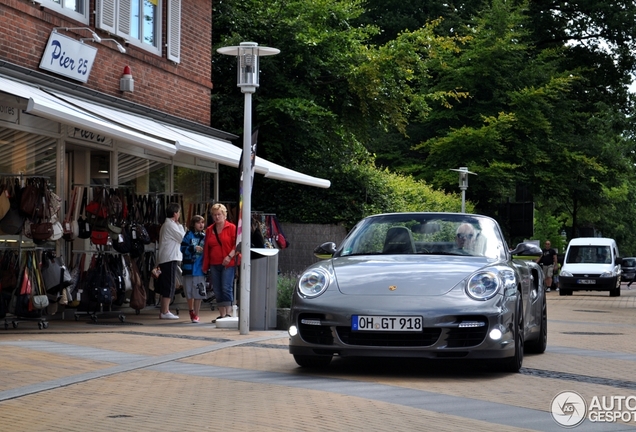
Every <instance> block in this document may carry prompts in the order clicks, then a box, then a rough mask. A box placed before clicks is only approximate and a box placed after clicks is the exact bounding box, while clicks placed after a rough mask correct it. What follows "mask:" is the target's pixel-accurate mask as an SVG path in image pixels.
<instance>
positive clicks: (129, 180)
mask: <svg viewBox="0 0 636 432" xmlns="http://www.w3.org/2000/svg"><path fill="white" fill-rule="evenodd" d="M117 170H118V173H119V176H118V184H120V185H122V186H130V187H132V188H133V190H134V191H135V193H137V194H147V193H169V192H170V191H169V190H168V189H169V185H170V181H169V180H170V165H167V164H165V163H163V162H159V161H155V160H152V159H146V158H140V157H137V156H133V155H129V154H125V153H119V156H118V159H117Z"/></svg>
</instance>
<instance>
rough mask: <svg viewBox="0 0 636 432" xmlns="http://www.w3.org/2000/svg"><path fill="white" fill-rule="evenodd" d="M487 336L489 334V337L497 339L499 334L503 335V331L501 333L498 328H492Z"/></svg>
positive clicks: (499, 336)
mask: <svg viewBox="0 0 636 432" xmlns="http://www.w3.org/2000/svg"><path fill="white" fill-rule="evenodd" d="M488 336H490V339H492V340H496V341H497V340H499V339H501V336H503V333H501V330H499V329H492V330H490V333H489V334H488Z"/></svg>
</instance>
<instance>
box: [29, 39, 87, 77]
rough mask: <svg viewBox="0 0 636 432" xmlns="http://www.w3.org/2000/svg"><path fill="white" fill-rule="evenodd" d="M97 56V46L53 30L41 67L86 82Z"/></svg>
mask: <svg viewBox="0 0 636 432" xmlns="http://www.w3.org/2000/svg"><path fill="white" fill-rule="evenodd" d="M96 56H97V48H95V47H92V46H90V45H87V44H84V43H82V42H79V41H77V40H75V39H73V38H70V37H68V36H64V35H63V34H60V33H57V32H55V31H54V32H52V33H51V36H50V37H49V41H48V43H47V44H46V48H45V49H44V54H43V55H42V61H41V62H40V68H42V69H45V70H47V71H50V72H53V73H56V74H58V75H63V76H65V77H68V78H71V79H74V80H77V81H81V82H83V83H85V82H86V81H88V77H89V75H90V74H91V68H92V67H93V63H94V62H95V57H96Z"/></svg>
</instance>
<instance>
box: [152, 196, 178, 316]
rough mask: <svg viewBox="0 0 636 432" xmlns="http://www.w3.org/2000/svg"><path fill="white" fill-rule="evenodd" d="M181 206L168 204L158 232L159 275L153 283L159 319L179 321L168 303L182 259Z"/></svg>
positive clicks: (172, 295) (171, 296) (172, 294)
mask: <svg viewBox="0 0 636 432" xmlns="http://www.w3.org/2000/svg"><path fill="white" fill-rule="evenodd" d="M180 212H181V206H180V205H179V204H177V203H170V204H168V207H167V208H166V221H165V222H164V223H163V225H161V231H159V250H158V251H157V264H158V265H159V270H161V274H160V275H159V278H157V281H156V283H155V291H156V292H158V293H159V294H160V295H161V310H160V312H159V318H160V319H171V320H175V319H179V316H178V315H174V314H173V313H172V312H170V301H171V300H172V298H173V297H174V291H175V288H176V283H175V281H176V277H177V263H178V262H179V261H181V260H182V259H183V255H182V253H181V240H183V236H184V235H185V229H184V228H183V226H182V225H181V224H180V223H179V213H180Z"/></svg>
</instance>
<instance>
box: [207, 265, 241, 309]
mask: <svg viewBox="0 0 636 432" xmlns="http://www.w3.org/2000/svg"><path fill="white" fill-rule="evenodd" d="M235 270H236V267H225V266H224V265H222V264H219V265H212V266H210V275H211V281H210V283H211V284H212V290H213V291H214V295H215V296H216V304H217V306H232V303H233V302H234V271H235Z"/></svg>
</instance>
